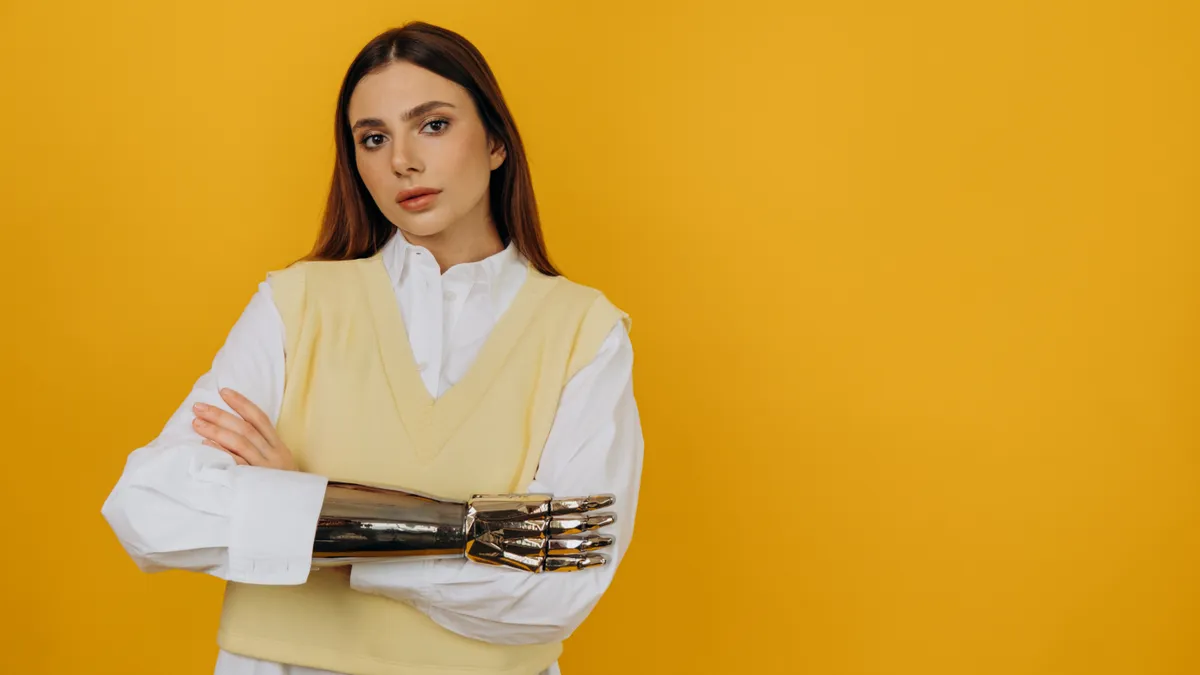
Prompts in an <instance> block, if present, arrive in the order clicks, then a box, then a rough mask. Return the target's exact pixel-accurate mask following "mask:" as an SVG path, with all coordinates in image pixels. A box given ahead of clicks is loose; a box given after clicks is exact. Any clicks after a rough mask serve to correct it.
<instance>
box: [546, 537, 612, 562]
mask: <svg viewBox="0 0 1200 675" xmlns="http://www.w3.org/2000/svg"><path fill="white" fill-rule="evenodd" d="M613 541H614V540H613V538H612V537H610V536H608V535H606V534H596V533H595V532H585V533H584V534H581V535H576V536H573V537H553V538H551V539H550V540H549V541H548V542H546V555H547V556H551V557H562V556H570V555H577V554H579V553H585V552H587V551H595V550H597V549H601V548H604V547H606V546H612V544H613Z"/></svg>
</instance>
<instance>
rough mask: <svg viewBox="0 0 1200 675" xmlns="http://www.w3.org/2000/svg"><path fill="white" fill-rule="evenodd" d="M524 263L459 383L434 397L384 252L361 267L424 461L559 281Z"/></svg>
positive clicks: (397, 393)
mask: <svg viewBox="0 0 1200 675" xmlns="http://www.w3.org/2000/svg"><path fill="white" fill-rule="evenodd" d="M525 265H526V272H527V273H526V275H525V280H524V281H523V282H522V283H521V287H520V289H518V291H517V294H516V296H515V297H514V298H513V300H512V303H511V304H510V305H509V307H508V309H506V310H505V311H504V313H503V314H501V315H500V318H499V320H497V322H496V325H495V326H494V327H493V328H492V331H491V333H490V334H489V335H488V336H487V338H486V339H485V340H484V343H483V346H482V347H481V348H480V350H479V354H478V356H477V357H476V358H475V361H474V362H473V363H472V364H471V366H470V367H469V368H468V369H467V372H466V374H465V375H463V377H462V378H461V379H459V381H458V382H456V383H454V385H452V386H451V387H450V388H449V389H448V390H447V391H446V392H445V393H444V394H442V395H441V396H439V397H437V398H436V399H435V398H434V397H433V396H431V395H430V394H429V390H428V389H426V388H425V383H424V381H423V380H422V379H421V373H420V371H419V370H418V369H417V363H416V360H415V359H414V358H413V352H412V346H411V345H410V343H409V338H408V330H407V329H406V327H405V325H404V316H403V315H402V314H401V313H400V307H399V305H398V304H397V302H396V294H395V292H394V291H393V290H392V281H391V277H389V276H388V273H387V268H385V267H384V265H383V258H382V256H381V255H379V254H376V255H374V256H371V257H369V258H366V259H364V260H363V261H362V264H361V265H360V267H359V269H360V270H361V272H362V275H361V276H362V281H363V285H364V287H365V289H366V294H367V299H368V303H369V305H370V308H371V316H372V319H373V324H374V328H375V334H376V338H377V339H378V341H379V352H380V358H381V359H382V361H383V368H384V375H385V377H386V379H387V381H388V386H389V387H390V388H391V391H392V398H393V399H394V400H395V403H396V409H397V411H398V412H399V413H400V418H401V420H402V421H403V422H404V427H405V429H406V430H407V431H408V434H409V437H410V438H411V439H412V442H413V448H414V450H415V452H416V454H417V456H418V457H420V458H421V459H422V460H430V459H432V458H433V457H435V456H436V455H437V454H438V453H439V452H441V449H442V448H443V447H444V446H445V445H446V442H447V441H449V440H450V437H451V436H452V435H453V433H454V431H455V430H456V429H458V427H459V426H460V425H461V424H462V423H463V421H465V420H466V418H467V417H468V416H469V415H470V414H471V412H472V411H473V410H474V409H475V407H476V406H477V405H478V404H479V402H480V400H482V398H483V395H484V394H485V393H486V392H487V390H488V388H489V387H490V386H491V384H492V383H493V382H494V381H495V379H496V376H497V374H498V373H499V370H500V368H501V367H502V366H503V365H504V363H505V361H506V360H507V357H508V355H509V354H510V353H511V352H512V350H513V348H514V347H515V346H516V345H517V343H518V342H519V341H520V338H521V336H522V335H523V334H524V333H525V330H526V329H527V328H528V327H529V324H530V322H531V321H532V320H533V317H534V316H535V314H536V312H537V309H538V307H539V306H540V305H541V303H542V300H544V299H545V297H546V295H547V294H548V293H549V292H550V289H551V288H553V287H554V285H555V284H556V283H557V282H558V280H559V278H558V277H552V276H548V275H544V274H541V273H540V272H539V271H538V270H537V269H536V268H534V267H533V266H531V265H529V263H528V262H526V263H525Z"/></svg>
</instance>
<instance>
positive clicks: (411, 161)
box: [392, 140, 421, 175]
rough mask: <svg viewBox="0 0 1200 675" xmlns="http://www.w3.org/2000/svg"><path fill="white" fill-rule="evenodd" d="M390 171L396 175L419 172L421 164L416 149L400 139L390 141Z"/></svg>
mask: <svg viewBox="0 0 1200 675" xmlns="http://www.w3.org/2000/svg"><path fill="white" fill-rule="evenodd" d="M392 171H393V172H394V173H395V174H396V175H404V174H407V173H419V172H420V171H421V166H420V162H419V161H418V160H417V153H416V149H415V148H413V147H411V146H409V145H407V144H405V143H404V142H402V141H399V140H395V141H392Z"/></svg>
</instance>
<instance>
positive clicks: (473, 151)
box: [347, 61, 505, 237]
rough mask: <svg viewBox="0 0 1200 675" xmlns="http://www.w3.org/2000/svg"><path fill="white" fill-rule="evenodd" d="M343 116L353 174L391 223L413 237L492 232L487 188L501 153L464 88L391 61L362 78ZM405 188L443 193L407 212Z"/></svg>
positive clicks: (400, 62) (414, 67)
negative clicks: (482, 228)
mask: <svg viewBox="0 0 1200 675" xmlns="http://www.w3.org/2000/svg"><path fill="white" fill-rule="evenodd" d="M347 110H348V112H349V118H350V126H351V135H352V136H353V138H354V144H355V145H354V148H355V149H354V159H355V163H356V164H357V166H358V173H359V175H360V176H362V179H363V183H365V184H366V186H367V190H369V191H370V193H371V197H372V198H373V199H374V200H375V204H376V205H377V206H378V207H379V210H380V211H382V212H383V215H384V216H386V217H387V219H388V220H390V221H391V222H392V223H393V224H395V225H396V226H397V227H399V228H400V229H401V230H403V231H404V232H405V233H408V234H412V235H415V236H416V237H429V236H433V235H439V234H442V233H444V232H446V231H447V230H448V229H450V228H454V229H461V230H466V231H474V230H475V228H476V226H482V225H490V216H491V214H490V212H489V203H488V184H489V180H490V179H491V172H492V170H493V169H495V168H496V167H498V166H500V164H502V163H503V162H504V154H505V153H504V149H503V148H502V147H499V146H497V147H496V148H495V149H494V150H493V149H492V148H491V147H489V143H488V139H487V134H486V133H485V130H484V127H483V122H482V121H481V120H480V119H479V115H478V113H477V112H476V111H475V105H474V102H473V101H472V100H471V95H470V94H469V93H468V92H467V90H466V89H464V88H462V87H461V86H459V85H458V84H456V83H454V82H451V81H450V80H447V79H446V78H444V77H442V76H440V75H437V74H435V73H432V72H430V71H428V70H425V69H424V68H421V67H420V66H416V65H413V64H411V63H409V62H407V61H396V62H393V63H390V64H388V65H387V66H385V67H384V68H383V69H381V70H379V71H376V72H374V73H371V74H369V75H367V76H365V77H363V78H362V80H360V81H359V83H358V86H356V87H355V88H354V91H353V92H352V93H351V95H350V105H349V107H348V109H347ZM409 188H433V189H434V190H440V192H439V193H438V194H436V195H434V196H433V198H432V199H431V200H430V199H426V200H424V201H427V202H428V203H427V204H425V205H419V206H415V207H414V206H413V205H411V204H410V205H409V206H410V208H405V207H404V206H401V204H400V203H398V202H397V193H399V192H400V191H402V190H407V189H409Z"/></svg>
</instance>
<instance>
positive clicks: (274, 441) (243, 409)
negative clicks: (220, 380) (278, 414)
mask: <svg viewBox="0 0 1200 675" xmlns="http://www.w3.org/2000/svg"><path fill="white" fill-rule="evenodd" d="M221 398H222V399H224V401H225V402H226V403H228V404H229V407H231V408H233V409H234V410H236V411H237V412H238V414H239V415H241V416H242V419H244V420H246V421H247V422H249V423H250V425H251V426H253V427H254V429H255V430H256V431H258V433H259V434H261V435H262V437H263V439H265V440H266V441H267V444H268V445H269V446H270V447H274V446H276V445H278V444H279V436H277V435H276V433H275V425H273V424H271V418H270V417H267V414H266V413H265V412H263V411H262V408H259V407H258V406H257V405H254V401H251V400H250V399H248V398H246V397H245V396H242V395H241V393H239V392H236V391H234V390H232V389H229V388H228V387H226V388H225V389H222V390H221Z"/></svg>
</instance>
